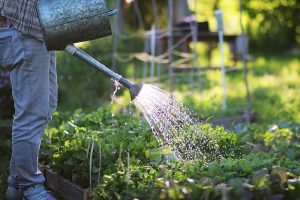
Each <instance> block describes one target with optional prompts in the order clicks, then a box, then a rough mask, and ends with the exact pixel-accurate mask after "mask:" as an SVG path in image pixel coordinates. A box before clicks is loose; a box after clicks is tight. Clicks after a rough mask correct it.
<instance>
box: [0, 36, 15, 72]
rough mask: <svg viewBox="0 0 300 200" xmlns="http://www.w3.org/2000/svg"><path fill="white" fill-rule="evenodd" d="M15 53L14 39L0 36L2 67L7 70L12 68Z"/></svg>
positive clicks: (0, 62) (0, 61) (0, 63)
mask: <svg viewBox="0 0 300 200" xmlns="http://www.w3.org/2000/svg"><path fill="white" fill-rule="evenodd" d="M13 57H14V51H13V46H12V37H11V36H6V37H1V36H0V65H1V66H2V67H4V68H6V69H9V68H11V67H12V64H13Z"/></svg>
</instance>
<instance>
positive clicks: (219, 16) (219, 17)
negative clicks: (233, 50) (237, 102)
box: [215, 10, 227, 110]
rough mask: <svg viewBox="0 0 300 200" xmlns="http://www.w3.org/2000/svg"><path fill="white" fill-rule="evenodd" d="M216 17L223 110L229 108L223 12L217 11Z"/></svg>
mask: <svg viewBox="0 0 300 200" xmlns="http://www.w3.org/2000/svg"><path fill="white" fill-rule="evenodd" d="M215 15H216V18H217V23H218V35H219V44H220V56H221V71H222V89H223V105H222V110H226V108H227V97H226V71H225V64H224V40H223V22H222V11H220V10H216V11H215Z"/></svg>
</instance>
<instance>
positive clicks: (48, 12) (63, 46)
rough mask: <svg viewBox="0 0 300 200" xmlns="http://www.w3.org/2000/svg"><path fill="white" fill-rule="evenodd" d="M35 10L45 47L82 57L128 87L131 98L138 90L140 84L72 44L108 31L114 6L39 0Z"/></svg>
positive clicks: (97, 1)
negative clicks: (111, 8)
mask: <svg viewBox="0 0 300 200" xmlns="http://www.w3.org/2000/svg"><path fill="white" fill-rule="evenodd" d="M37 10H38V15H39V19H40V24H41V27H42V32H43V35H44V41H45V44H46V47H47V50H48V51H51V50H58V51H61V50H65V51H66V52H68V53H70V54H71V55H73V56H75V57H77V58H79V59H81V60H83V61H85V62H86V63H88V64H90V65H91V66H93V67H94V68H96V69H97V70H99V71H101V72H102V73H104V74H105V75H107V76H108V77H110V78H112V79H114V80H116V81H118V82H119V83H120V84H122V85H123V86H125V87H126V88H128V89H129V92H130V96H131V99H132V100H133V99H134V98H135V97H136V96H137V95H138V94H139V92H140V90H141V88H142V84H134V83H131V82H130V81H129V80H127V79H125V78H124V77H122V76H121V75H120V74H118V73H116V72H114V71H112V70H110V69H109V68H107V67H106V66H105V65H103V64H102V63H100V62H99V61H97V60H96V59H94V58H93V57H92V56H90V55H88V54H87V53H85V52H84V51H82V50H81V49H79V48H77V47H76V46H75V45H74V44H73V43H76V42H83V41H90V40H94V39H97V38H101V37H105V36H108V35H111V34H112V33H111V28H110V23H109V20H108V17H109V16H112V15H115V14H117V10H116V9H113V10H107V9H106V7H105V4H104V1H103V0H85V1H82V0H72V1H69V0H51V1H50V0H39V1H38V6H37Z"/></svg>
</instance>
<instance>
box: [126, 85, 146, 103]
mask: <svg viewBox="0 0 300 200" xmlns="http://www.w3.org/2000/svg"><path fill="white" fill-rule="evenodd" d="M142 87H143V84H133V85H132V87H131V88H129V92H130V97H131V100H134V99H135V98H136V97H137V96H138V95H139V93H140V91H141V90H142Z"/></svg>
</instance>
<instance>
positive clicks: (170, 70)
mask: <svg viewBox="0 0 300 200" xmlns="http://www.w3.org/2000/svg"><path fill="white" fill-rule="evenodd" d="M173 8H174V6H173V0H168V58H169V67H168V73H169V82H170V92H171V93H172V92H173V91H174V83H175V81H174V72H173V66H172V65H173V55H172V46H173V17H174V16H173Z"/></svg>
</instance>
